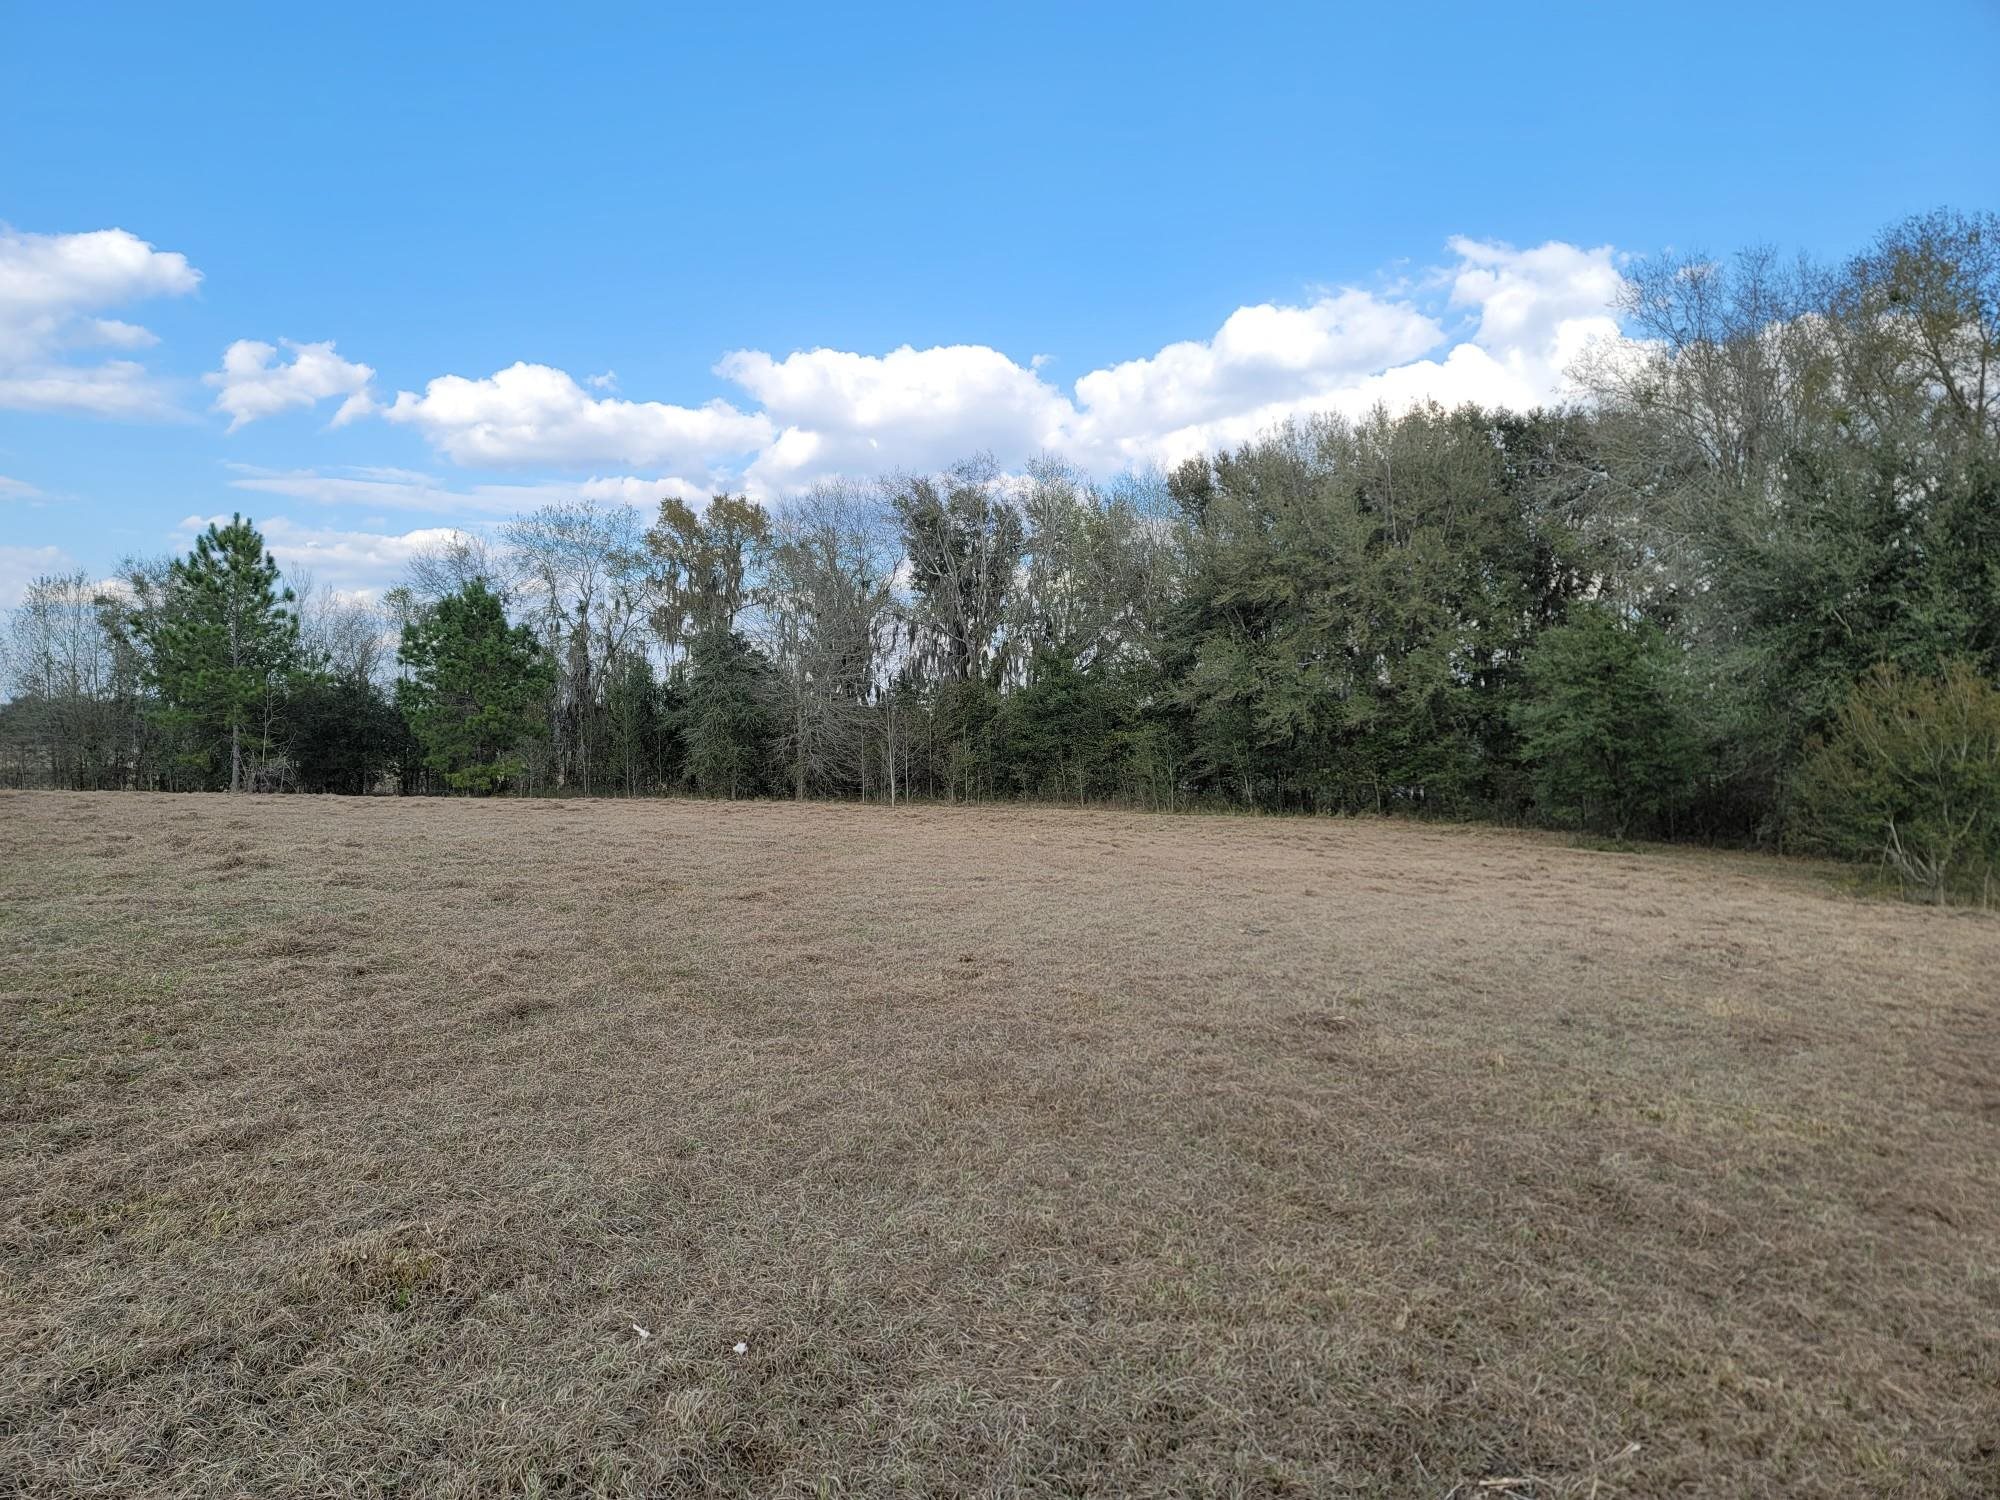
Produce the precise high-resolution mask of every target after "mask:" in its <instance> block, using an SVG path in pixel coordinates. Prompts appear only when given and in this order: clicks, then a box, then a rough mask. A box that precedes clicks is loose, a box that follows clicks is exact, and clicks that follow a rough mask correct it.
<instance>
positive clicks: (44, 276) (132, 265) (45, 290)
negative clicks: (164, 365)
mask: <svg viewBox="0 0 2000 1500" xmlns="http://www.w3.org/2000/svg"><path fill="white" fill-rule="evenodd" d="M200 284H201V273H200V272H199V271H197V270H195V269H194V267H192V266H190V265H189V264H188V262H187V257H186V256H184V255H180V254H177V253H175V252H172V251H164V250H156V249H154V248H153V246H151V245H149V244H148V243H146V241H144V240H142V239H140V238H139V237H138V236H137V235H135V234H131V233H129V232H128V231H126V230H123V229H98V230H93V231H90V232H89V233H85V234H28V233H25V232H22V231H20V230H15V229H10V228H7V227H5V226H3V225H0V407H11V408H14V409H17V410H26V411H80V412H89V413H94V414H96V415H99V416H111V417H157V416H162V415H166V414H169V413H170V412H171V411H172V410H173V401H172V397H171V395H170V393H169V392H168V390H167V389H166V387H165V386H164V385H163V384H162V383H161V382H160V381H159V380H157V379H156V378H155V377H154V376H153V375H152V374H151V372H150V371H148V370H147V369H146V368H145V366H143V365H141V364H139V363H137V362H136V361H133V360H129V359H104V360H97V361H89V360H79V359H78V358H77V357H76V356H77V354H78V353H79V352H80V351H83V350H89V349H93V348H95V349H103V348H112V349H121V350H133V349H142V348H145V347H147V346H149V345H151V344H153V343H155V342H157V340H156V339H155V338H154V336H153V335H152V333H151V332H150V331H148V330H147V329H145V328H142V327H140V326H138V325H137V324H134V323H126V322H122V321H120V320H118V319H116V318H104V317H99V316H97V314H98V313H99V312H101V311H103V310H104V309H107V308H113V307H121V306H123V305H125V304H127V303H131V302H139V301H144V300H146V299H148V298H152V297H178V296H185V295H186V294H188V293H190V292H192V291H194V290H195V288H196V287H198V286H199V285H200Z"/></svg>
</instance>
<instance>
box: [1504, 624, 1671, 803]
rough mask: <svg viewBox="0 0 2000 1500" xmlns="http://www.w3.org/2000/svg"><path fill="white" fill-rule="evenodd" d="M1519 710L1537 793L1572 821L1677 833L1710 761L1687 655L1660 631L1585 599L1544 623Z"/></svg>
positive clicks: (1529, 657) (1529, 660) (1531, 653)
mask: <svg viewBox="0 0 2000 1500" xmlns="http://www.w3.org/2000/svg"><path fill="white" fill-rule="evenodd" d="M1525 666H1526V678H1527V682H1526V687H1527V693H1526V697H1525V698H1524V700H1523V701H1522V702H1521V704H1520V706H1519V708H1518V709H1517V710H1516V712H1515V721H1516V723H1517V725H1518V727H1519V729H1520V731H1521V753H1522V755H1523V757H1524V758H1525V760H1526V761H1527V763H1528V765H1529V766H1530V767H1531V768H1532V773H1533V779H1534V787H1535V796H1536V799H1537V802H1538V803H1539V805H1540V806H1541V807H1542V809H1543V810H1544V811H1545V812H1546V813H1547V814H1548V815H1549V816H1551V817H1553V818H1555V819H1557V820H1558V821H1560V822H1563V823H1566V824H1569V825H1570V826H1572V827H1576V828H1582V829H1587V830H1589V831H1591V832H1593V833H1603V834H1608V835H1610V836H1611V837H1613V838H1624V837H1626V836H1627V835H1628V834H1637V833H1671V832H1672V831H1673V818H1674V814H1675V813H1676V811H1677V810H1679V809H1680V808H1682V807H1683V806H1685V805H1686V803H1687V801H1688V799H1689V797H1690V795H1691V792H1692V789H1693V786H1694V783H1695V780H1696V778H1697V776H1698V774H1699V770H1700V766H1701V754H1700V746H1699V743H1698V741H1697V740H1696V738H1695V735H1694V733H1693V730H1692V728H1691V727H1690V725H1689V722H1688V718H1687V714H1686V712H1685V710H1684V708H1683V706H1682V691H1681V681H1682V679H1681V675H1680V663H1679V662H1678V661H1677V659H1676V653H1675V650H1674V647H1673V646H1672V645H1671V644H1670V643H1669V642H1668V641H1667V639H1666V637H1665V636H1664V635H1663V634H1662V633H1661V632H1660V630H1659V629H1658V628H1657V627H1656V626H1653V625H1651V624H1648V623H1646V622H1644V621H1638V622H1633V621H1627V620H1621V619H1619V618H1618V617H1617V616H1616V615H1615V614H1613V613H1612V612H1611V611H1610V610H1608V609H1605V608H1603V607H1601V606H1596V605H1584V606H1579V607H1578V608H1576V609H1574V610H1572V611H1571V615H1570V620H1569V622H1568V623H1567V624H1564V625H1560V626H1557V627H1555V628H1554V629H1551V630H1547V631H1544V632H1543V633H1542V635H1541V637H1540V639H1538V640H1537V641H1536V642H1535V644H1534V647H1533V649H1532V650H1530V651H1529V653H1528V655H1527V659H1526V663H1525Z"/></svg>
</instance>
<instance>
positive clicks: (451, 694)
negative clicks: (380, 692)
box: [396, 578, 549, 792]
mask: <svg viewBox="0 0 2000 1500" xmlns="http://www.w3.org/2000/svg"><path fill="white" fill-rule="evenodd" d="M397 659H398V660H399V661H400V662H401V663H402V664H403V666H404V668H405V669H407V671H408V672H409V676H408V677H406V678H405V679H404V680H403V681H402V682H400V683H399V684H398V685H397V691H396V698H397V706H398V707H400V708H401V709H402V710H403V713H404V716H405V717H406V718H407V719H408V721H409V725H410V729H411V731H412V732H413V733H414V734H415V735H416V737H417V740H418V741H419V743H421V744H422V746H423V748H424V764H425V765H427V766H429V767H430V768H431V769H432V770H434V771H437V772H439V773H440V774H441V775H442V776H443V777H444V779H445V783H446V784H447V785H448V786H450V787H452V788H453V789H455V790H458V791H470V792H496V791H500V790H502V789H503V788H504V787H505V786H506V784H507V783H508V782H509V781H510V780H513V779H515V778H517V777H518V776H519V775H520V774H521V771H522V768H523V763H522V761H521V759H520V758H519V756H517V755H516V754H515V752H516V750H517V749H518V748H519V747H520V745H521V744H522V743H523V742H524V741H527V740H531V739H533V738H534V737H536V736H537V735H538V734H540V733H542V732H543V730H544V727H545V726H544V724H543V722H542V718H541V709H542V705H543V703H544V701H545V698H546V695H547V692H548V687H549V663H548V660H547V658H546V657H545V656H544V655H543V653H542V649H541V646H540V645H539V643H537V641H536V640H535V635H534V632H533V631H532V630H530V629H529V628H528V627H527V626H525V625H512V626H510V625H509V624H508V623H507V613H506V610H505V608H504V607H503V606H502V605H501V603H500V599H499V596H498V595H496V594H494V593H493V592H492V591H491V590H490V589H488V588H487V587H486V584H485V582H484V580H482V579H477V578H475V579H474V580H473V581H472V582H471V583H468V584H467V585H466V586H465V587H464V588H462V589H460V590H459V591H458V592H457V593H455V594H448V595H446V596H445V597H444V598H443V599H441V600H439V601H438V605H437V607H436V608H435V609H433V610H431V611H429V612H428V613H427V614H426V615H425V616H424V617H423V618H421V619H418V620H415V621H413V622H412V623H410V624H408V625H405V626H404V627H403V643H402V648H401V650H400V651H398V653H397Z"/></svg>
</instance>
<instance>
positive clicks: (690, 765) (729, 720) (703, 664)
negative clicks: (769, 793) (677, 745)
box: [683, 628, 776, 797]
mask: <svg viewBox="0 0 2000 1500" xmlns="http://www.w3.org/2000/svg"><path fill="white" fill-rule="evenodd" d="M770 704H771V683H770V664H769V663H768V662H766V661H765V660H764V657H763V656H762V654H761V653H759V652H758V651H757V649H756V648H755V647H753V646H752V645H751V644H750V643H749V642H748V641H746V640H744V639H743V637H742V636H741V635H740V634H738V633H737V632H736V631H733V630H725V629H720V628H711V629H708V630H705V631H703V632H701V633H700V634H699V635H697V636H696V637H695V638H694V644H693V647H692V649H691V651H690V653H689V668H688V680H687V700H686V706H685V708H684V709H683V722H684V724H685V726H686V727H685V731H684V738H685V740H686V745H687V776H688V781H689V784H690V785H692V786H693V787H694V788H695V790H697V791H700V792H706V793H708V794H710V795H711V796H724V797H751V796H755V795H756V794H757V793H759V792H762V791H764V790H766V788H767V785H768V784H769V782H770V779H771V754H770V747H771V741H772V739H773V737H774V734H775V732H776V725H775V724H774V722H773V717H772V714H771V707H770Z"/></svg>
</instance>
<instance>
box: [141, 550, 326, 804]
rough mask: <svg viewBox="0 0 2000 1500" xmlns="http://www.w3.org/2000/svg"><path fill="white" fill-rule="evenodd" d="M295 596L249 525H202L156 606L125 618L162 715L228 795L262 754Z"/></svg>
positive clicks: (287, 660)
mask: <svg viewBox="0 0 2000 1500" xmlns="http://www.w3.org/2000/svg"><path fill="white" fill-rule="evenodd" d="M291 603H292V591H291V590H290V589H288V588H281V587H280V586H279V584H278V565H277V563H276V562H275V561H273V560H272V558H271V555H270V553H269V552H267V551H266V550H265V549H264V539H263V537H262V536H260V535H259V534H258V532H257V529H256V527H254V526H252V525H251V524H250V523H249V522H248V521H246V520H244V519H243V518H242V517H241V516H240V515H239V516H235V517H232V518H231V520H230V522H229V524H228V525H227V526H218V525H216V524H215V523H214V522H211V523H209V527H208V529H207V530H206V531H205V532H203V533H202V534H201V535H200V536H199V537H197V538H196V539H195V545H194V550H193V551H192V552H190V553H189V554H188V555H187V556H186V557H184V558H180V559H178V560H176V561H175V562H174V563H173V564H172V566H171V568H170V569H169V570H168V575H167V579H166V586H165V589H164V598H163V600H162V602H161V605H160V607H159V608H158V609H156V610H151V611H142V612H140V613H138V614H135V615H133V616H132V617H131V620H130V625H131V628H132V629H133V630H134V631H135V632H136V633H138V634H139V635H141V636H142V637H143V639H144V642H145V645H146V648H147V651H148V658H147V670H148V673H149V676H150V681H151V684H152V686H153V687H154V688H155V689H156V690H157V692H158V693H159V696H160V703H161V711H162V712H163V714H164V715H165V716H166V717H167V718H168V719H169V721H170V722H171V723H172V724H173V725H174V726H175V727H176V728H177V729H179V730H180V731H181V732H182V733H184V734H185V735H186V736H187V738H188V749H187V750H186V751H185V752H184V754H185V756H186V758H187V759H188V760H189V761H191V762H192V763H194V764H195V765H197V766H198V767H199V768H200V769H201V771H202V772H203V774H204V775H205V776H206V777H207V778H208V779H209V780H210V781H211V782H213V781H216V780H226V784H227V785H228V787H229V789H230V790H231V791H240V790H242V789H243V787H244V786H245V785H246V781H245V773H246V764H245V755H246V752H248V753H249V754H253V755H254V754H261V753H262V752H263V751H265V750H266V749H268V747H269V745H270V742H271V738H272V735H273V732H274V731H275V729H276V728H277V722H278V717H279V714H280V712H281V710H282V707H283V700H284V688H285V685H286V682H287V680H288V678H289V676H290V674H291V671H292V669H293V667H294V664H295V662H296V659H297V653H298V637H299V627H298V619H297V617H296V615H295V614H294V613H293V612H292V610H291V609H290V608H289V606H290V605H291Z"/></svg>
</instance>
